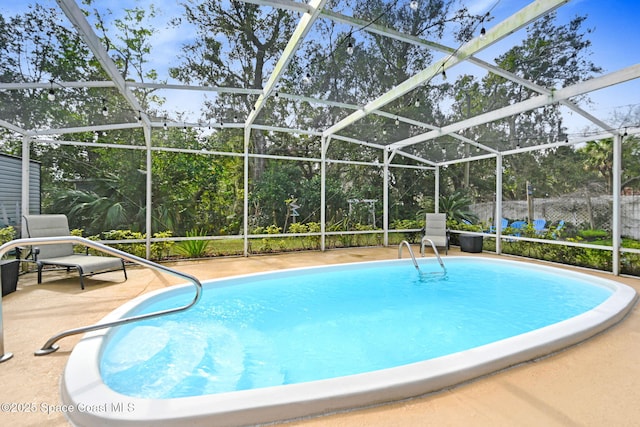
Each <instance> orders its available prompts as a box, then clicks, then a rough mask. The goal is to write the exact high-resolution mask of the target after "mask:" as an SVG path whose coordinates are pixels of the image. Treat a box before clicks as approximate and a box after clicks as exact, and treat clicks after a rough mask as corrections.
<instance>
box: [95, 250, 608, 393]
mask: <svg viewBox="0 0 640 427" xmlns="http://www.w3.org/2000/svg"><path fill="white" fill-rule="evenodd" d="M419 262H420V265H421V269H422V271H423V274H419V273H418V272H417V271H416V270H415V269H414V268H413V265H412V264H411V262H410V261H408V260H399V261H388V262H375V263H361V264H352V265H343V266H332V267H322V268H313V269H302V270H293V271H285V272H277V273H269V274H262V275H252V276H247V277H241V278H235V279H227V280H223V281H216V282H211V283H207V284H205V291H204V294H203V298H202V300H201V301H200V303H199V304H198V305H197V306H196V307H194V308H193V309H191V310H189V311H187V312H184V313H180V314H175V315H170V316H166V317H163V318H158V319H153V320H149V321H144V322H139V323H135V324H130V325H125V326H122V327H119V328H117V329H115V330H114V331H113V332H111V333H110V335H109V338H108V340H107V342H106V344H105V347H104V348H103V352H102V358H101V361H100V370H101V374H102V377H103V380H104V382H105V384H107V385H108V386H109V387H110V388H112V389H113V390H115V391H117V392H120V393H122V394H125V395H129V396H136V397H146V398H155V399H169V398H175V397H186V396H199V395H207V394H215V393H225V392H230V391H236V390H247V389H253V388H262V387H269V386H275V385H283V384H293V383H300V382H308V381H315V380H320V379H326V378H333V377H341V376H347V375H352V374H358V373H363V372H369V371H374V370H380V369H385V368H390V367H395V366H400V365H406V364H410V363H414V362H419V361H423V360H427V359H432V358H436V357H439V356H443V355H447V354H451V353H456V352H460V351H464V350H467V349H470V348H473V347H477V346H481V345H484V344H488V343H491V342H494V341H498V340H502V339H505V338H508V337H512V336H515V335H520V334H523V333H526V332H529V331H532V330H535V329H539V328H542V327H545V326H547V325H551V324H554V323H557V322H560V321H563V320H565V319H568V318H571V317H574V316H577V315H579V314H581V313H584V312H586V311H589V310H591V309H593V308H594V307H595V306H597V305H599V304H600V303H601V302H603V301H604V300H606V299H607V298H608V297H609V296H610V295H611V294H612V290H610V289H608V288H606V287H604V286H596V285H592V284H590V283H589V282H588V281H587V279H586V277H588V276H585V279H581V278H580V276H576V277H573V276H567V275H566V274H565V273H562V272H559V273H555V272H554V271H553V270H548V269H544V270H543V269H540V268H536V267H532V266H530V265H527V264H522V263H513V262H511V263H510V262H504V261H500V262H497V261H493V260H488V259H471V258H453V259H445V262H446V265H447V274H446V275H442V274H440V273H439V272H440V271H441V270H440V267H439V265H438V264H437V263H436V262H435V260H434V259H422V260H419ZM558 271H559V270H558ZM568 277H570V278H569V279H568ZM192 298H193V289H192V288H191V287H184V288H180V289H176V290H175V291H172V292H169V293H165V294H161V295H159V296H157V297H156V298H153V299H152V300H151V301H150V302H149V303H146V304H144V306H143V307H142V308H141V309H140V310H139V311H136V312H133V313H130V314H139V313H142V312H151V311H156V310H158V309H165V308H171V307H176V306H179V305H184V304H186V303H187V302H189V301H190V300H191V299H192Z"/></svg>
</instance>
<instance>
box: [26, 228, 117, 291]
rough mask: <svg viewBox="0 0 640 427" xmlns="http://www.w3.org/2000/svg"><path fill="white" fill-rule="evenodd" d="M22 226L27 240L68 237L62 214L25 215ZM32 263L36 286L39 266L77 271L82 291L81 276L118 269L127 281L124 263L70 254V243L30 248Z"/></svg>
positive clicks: (39, 270) (105, 258)
mask: <svg viewBox="0 0 640 427" xmlns="http://www.w3.org/2000/svg"><path fill="white" fill-rule="evenodd" d="M24 221H25V222H24V224H25V227H26V231H27V234H28V236H29V237H32V238H35V237H68V236H70V235H71V233H70V232H69V222H68V221H67V217H66V216H65V215H26V216H24ZM32 254H33V261H34V262H35V263H36V265H37V266H38V283H42V267H44V266H45V265H57V266H62V267H67V271H69V270H70V269H71V268H75V269H77V270H78V273H79V274H80V287H81V288H82V289H84V277H85V276H92V275H94V274H98V273H107V272H110V271H117V270H122V271H123V273H124V280H127V270H126V269H125V265H124V260H123V259H121V258H115V257H110V256H94V255H89V254H79V253H74V251H73V244H71V243H61V244H52V245H42V246H41V247H35V248H32Z"/></svg>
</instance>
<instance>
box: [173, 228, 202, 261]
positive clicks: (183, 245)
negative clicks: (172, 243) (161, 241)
mask: <svg viewBox="0 0 640 427" xmlns="http://www.w3.org/2000/svg"><path fill="white" fill-rule="evenodd" d="M204 235H206V233H205V232H204V231H203V230H191V231H187V237H202V236H204ZM208 246H209V242H208V241H207V240H204V239H194V240H184V241H181V242H179V243H178V245H177V246H176V252H178V253H179V254H181V255H185V256H187V257H189V258H202V257H203V256H204V255H206V253H207V248H208Z"/></svg>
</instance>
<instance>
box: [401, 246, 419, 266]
mask: <svg viewBox="0 0 640 427" xmlns="http://www.w3.org/2000/svg"><path fill="white" fill-rule="evenodd" d="M403 246H406V247H407V248H408V249H409V255H411V259H412V260H413V265H414V266H415V267H416V270H418V271H420V267H419V266H418V261H416V256H415V255H414V254H413V249H411V245H410V244H409V242H407V241H406V240H403V241H402V242H400V244H399V245H398V258H402V247H403Z"/></svg>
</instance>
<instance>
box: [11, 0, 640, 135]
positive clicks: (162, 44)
mask: <svg viewBox="0 0 640 427" xmlns="http://www.w3.org/2000/svg"><path fill="white" fill-rule="evenodd" d="M221 1H228V0H221ZM399 1H400V2H403V1H404V0H399ZM408 1H409V0H407V4H408ZM423 1H424V0H423ZM40 2H41V3H43V4H46V5H49V6H51V7H56V5H55V1H54V0H40ZM531 2H532V1H531V0H461V4H463V5H465V6H466V7H467V8H468V9H469V11H470V12H472V13H477V14H483V13H485V12H487V11H489V10H490V11H491V13H492V15H493V16H494V18H493V19H492V20H491V21H489V22H487V23H486V27H487V29H490V27H491V25H495V24H497V23H498V22H501V21H502V20H503V19H505V18H506V17H508V16H509V15H511V14H512V13H514V12H515V11H517V10H519V9H521V8H523V7H525V6H526V5H528V4H530V3H531ZM31 3H33V0H26V1H24V2H16V1H15V0H0V12H1V13H2V14H3V15H12V14H14V13H16V12H17V11H22V10H25V9H26V6H25V5H26V4H31ZM95 3H96V4H97V5H99V7H100V8H110V9H111V10H113V11H114V13H115V12H117V11H119V10H121V8H122V4H123V2H122V1H121V0H96V2H95ZM149 3H153V4H155V5H156V6H157V13H158V18H157V22H158V24H157V27H156V29H157V31H156V33H155V34H154V36H153V39H152V45H153V54H152V58H154V61H153V62H152V63H151V64H150V67H153V68H155V69H157V70H158V71H159V72H160V76H161V77H166V70H167V69H168V67H169V66H172V65H176V59H175V58H176V56H177V55H178V53H179V51H180V47H181V46H182V44H184V43H185V42H186V41H188V40H189V38H190V31H189V29H188V27H182V28H171V27H168V26H167V25H166V24H165V23H166V22H167V21H168V20H169V19H171V17H174V16H177V15H179V14H181V11H182V7H181V6H180V5H179V1H178V0H131V1H128V2H126V4H127V5H128V6H133V5H139V6H141V7H146V5H148V4H149ZM557 13H558V20H559V21H560V22H567V21H569V20H570V19H571V18H573V17H575V16H576V15H587V16H588V18H587V24H586V26H587V27H588V28H592V29H593V30H594V31H593V33H592V34H591V41H592V49H591V50H592V52H593V55H592V56H591V59H592V60H593V62H594V63H595V64H596V65H599V66H601V67H602V68H603V69H604V71H605V72H611V71H615V70H618V69H620V68H623V67H627V66H630V65H633V64H636V63H640V50H639V49H637V47H636V44H637V42H638V40H640V25H638V24H637V22H636V21H637V19H638V17H640V0H615V1H603V0H572V1H569V2H568V3H567V4H566V5H564V6H562V7H560V8H559V9H558V12H557ZM524 35H525V31H524V30H522V31H520V32H518V33H516V34H513V35H512V36H510V37H508V38H507V39H506V40H505V41H503V42H500V43H497V44H496V45H494V46H492V47H491V48H489V49H487V50H486V51H484V52H481V53H479V54H478V57H480V58H482V59H484V60H487V61H489V62H493V59H494V58H495V57H496V56H498V55H500V54H501V53H503V52H504V51H505V50H506V49H508V48H509V47H511V46H513V45H514V44H515V43H517V42H518V41H519V40H521V39H522V37H524ZM454 47H455V46H454ZM167 59H171V60H170V61H167ZM467 67H470V66H467ZM471 67H472V66H471ZM457 68H458V70H455V71H452V72H449V71H448V72H447V75H448V76H453V78H455V74H456V71H457V72H458V73H462V72H467V71H468V68H464V66H462V65H461V66H459V67H457ZM476 71H477V70H476ZM449 78H450V79H451V77H449ZM170 94H171V95H172V96H175V97H180V96H184V97H193V96H194V93H191V94H186V95H179V94H178V93H177V91H172V92H170ZM590 99H591V100H592V101H593V103H592V104H590V105H587V106H585V109H587V110H588V111H589V112H591V113H593V114H594V115H596V116H597V117H600V118H603V119H606V118H609V117H611V116H612V114H613V112H614V111H617V112H618V115H623V116H624V115H625V114H627V113H629V111H632V110H634V108H635V109H640V81H633V82H630V83H624V84H621V85H619V87H614V88H608V89H606V90H602V91H599V92H594V93H592V94H591V95H590ZM176 101H177V102H179V100H178V99H176ZM619 120H621V119H619ZM565 122H566V123H567V125H568V126H569V127H570V129H569V132H570V133H573V132H576V133H577V132H579V131H581V130H583V129H585V127H587V126H589V123H588V122H587V121H585V120H583V119H582V118H580V117H579V116H576V115H575V114H569V115H566V116H565ZM632 124H633V125H638V123H632Z"/></svg>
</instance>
